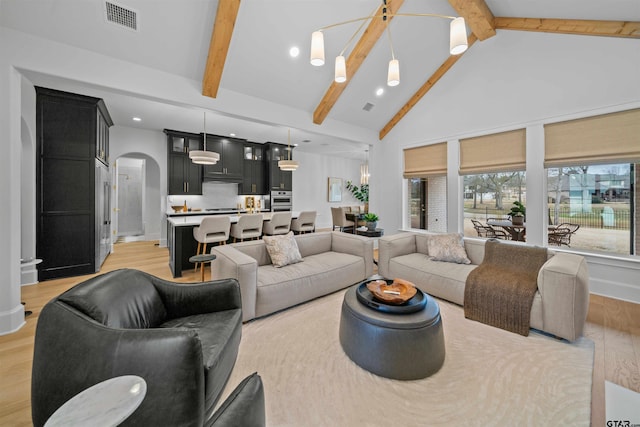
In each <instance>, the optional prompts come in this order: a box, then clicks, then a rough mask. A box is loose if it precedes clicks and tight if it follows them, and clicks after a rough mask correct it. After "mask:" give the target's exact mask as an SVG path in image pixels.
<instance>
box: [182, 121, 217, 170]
mask: <svg viewBox="0 0 640 427" xmlns="http://www.w3.org/2000/svg"><path fill="white" fill-rule="evenodd" d="M203 122H204V125H203V128H204V150H193V151H189V158H190V159H191V161H192V162H193V163H195V164H197V165H215V164H216V163H218V160H220V154H219V153H216V152H214V151H207V112H206V111H205V112H204V119H203Z"/></svg>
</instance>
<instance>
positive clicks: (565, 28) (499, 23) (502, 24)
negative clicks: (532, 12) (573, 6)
mask: <svg viewBox="0 0 640 427" xmlns="http://www.w3.org/2000/svg"><path fill="white" fill-rule="evenodd" d="M494 22H495V26H496V28H497V29H499V30H518V31H536V32H543V33H560V34H576V35H583V36H605V37H627V38H640V22H634V21H598V20H584V19H548V18H506V17H496V18H495V20H494Z"/></svg>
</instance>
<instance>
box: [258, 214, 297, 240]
mask: <svg viewBox="0 0 640 427" xmlns="http://www.w3.org/2000/svg"><path fill="white" fill-rule="evenodd" d="M290 228H291V212H275V213H273V214H272V215H271V219H270V220H269V221H265V222H264V225H263V226H262V232H263V233H264V234H266V235H269V236H274V235H276V234H287V233H288V232H289V229H290Z"/></svg>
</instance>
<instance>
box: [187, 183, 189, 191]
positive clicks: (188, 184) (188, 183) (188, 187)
mask: <svg viewBox="0 0 640 427" xmlns="http://www.w3.org/2000/svg"><path fill="white" fill-rule="evenodd" d="M188 192H189V182H188V181H187V193H188Z"/></svg>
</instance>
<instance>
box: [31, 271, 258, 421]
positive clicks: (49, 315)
mask: <svg viewBox="0 0 640 427" xmlns="http://www.w3.org/2000/svg"><path fill="white" fill-rule="evenodd" d="M241 307H242V303H241V299H240V288H239V286H238V282H237V281H236V280H235V279H223V280H216V281H211V282H204V283H198V284H183V283H180V284H178V283H174V282H170V281H166V280H162V279H159V278H157V277H155V276H152V275H150V274H147V273H144V272H141V271H137V270H129V269H124V270H117V271H113V272H110V273H107V274H103V275H100V276H97V277H94V278H91V279H89V280H87V281H85V282H83V283H80V284H78V285H77V286H75V287H73V288H71V289H70V290H68V291H67V292H64V293H63V294H61V295H60V296H58V297H56V298H54V299H53V300H52V301H50V302H49V303H47V305H46V306H45V307H44V308H43V309H42V312H41V313H40V317H39V319H38V324H37V329H36V335H35V347H34V359H33V371H32V392H31V404H32V417H33V423H34V425H35V426H41V425H43V424H44V423H45V422H46V421H47V419H48V418H49V417H50V416H51V415H52V414H53V412H55V411H56V410H57V409H58V408H59V407H60V406H62V405H63V404H64V403H65V402H66V401H67V400H69V399H70V398H72V397H73V396H75V395H76V394H78V393H80V392H81V391H83V390H84V389H86V388H88V387H90V386H92V385H94V384H97V383H99V382H101V381H104V380H106V379H109V378H112V377H116V376H120V375H138V376H140V377H142V378H144V380H145V381H146V383H147V394H146V397H145V399H144V400H143V402H142V404H141V405H140V407H139V408H138V409H137V410H136V411H135V412H134V413H133V414H132V415H131V416H130V417H129V418H128V419H127V420H126V421H125V422H124V423H123V425H145V426H147V425H149V426H150V425H156V426H160V425H161V426H178V425H179V426H203V425H225V426H228V425H256V426H260V425H264V395H263V388H262V382H261V380H260V377H259V376H258V375H257V374H254V375H252V376H250V377H248V378H246V379H245V380H244V381H243V382H242V383H241V384H240V386H238V388H237V389H236V390H234V392H233V393H232V394H231V396H230V397H229V399H227V401H225V402H224V403H223V405H222V406H221V408H220V409H219V410H218V412H217V413H215V414H214V408H215V405H216V403H217V402H218V399H219V397H220V394H221V393H222V390H223V388H224V386H225V384H226V382H227V380H228V378H229V375H230V373H231V370H232V369H233V366H234V364H235V360H236V357H237V354H238V347H239V344H240V337H241V331H242V308H241ZM243 416H244V417H246V419H243ZM238 422H239V423H240V424H237V423H238Z"/></svg>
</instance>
